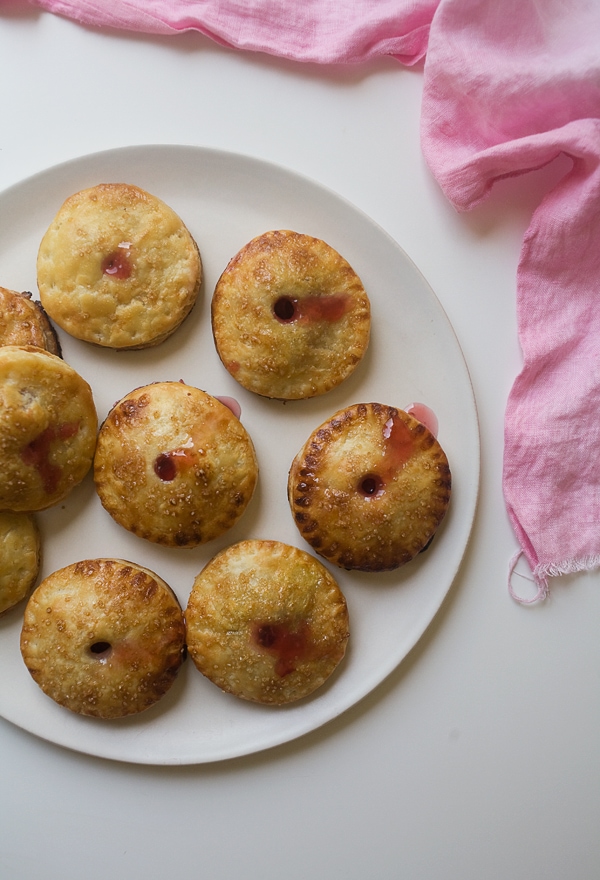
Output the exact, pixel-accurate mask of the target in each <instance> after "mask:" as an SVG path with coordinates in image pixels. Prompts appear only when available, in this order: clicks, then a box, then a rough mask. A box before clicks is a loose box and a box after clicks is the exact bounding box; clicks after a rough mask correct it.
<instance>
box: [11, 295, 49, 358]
mask: <svg viewBox="0 0 600 880" xmlns="http://www.w3.org/2000/svg"><path fill="white" fill-rule="evenodd" d="M0 345H35V346H36V347H37V348H44V349H46V351H49V352H50V353H51V354H55V355H57V357H61V356H62V351H61V347H60V342H59V339H58V336H57V335H56V330H55V329H54V327H53V326H52V323H51V321H50V319H49V318H48V315H47V314H46V312H45V310H44V308H43V306H42V304H41V303H40V302H38V300H34V299H32V297H31V293H30V292H29V291H23V292H22V293H19V291H17V290H9V289H8V288H6V287H0Z"/></svg>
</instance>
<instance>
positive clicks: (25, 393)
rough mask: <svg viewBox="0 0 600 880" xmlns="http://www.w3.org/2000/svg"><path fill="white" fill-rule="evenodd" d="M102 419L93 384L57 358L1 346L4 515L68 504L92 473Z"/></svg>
mask: <svg viewBox="0 0 600 880" xmlns="http://www.w3.org/2000/svg"><path fill="white" fill-rule="evenodd" d="M97 430H98V419H97V415H96V407H95V404H94V399H93V395H92V390H91V388H90V386H89V385H88V383H87V382H86V381H85V380H84V379H83V378H82V377H81V376H80V375H79V374H78V373H77V372H76V371H75V370H74V369H73V368H72V367H71V366H69V365H68V364H66V363H65V362H64V361H63V360H61V358H59V357H57V356H56V355H53V354H50V352H47V351H44V350H43V349H41V348H36V347H34V346H12V345H5V346H0V461H1V462H2V468H1V469H0V510H14V511H35V510H43V509H45V508H47V507H51V506H52V505H53V504H56V503H57V502H58V501H61V500H62V499H63V498H65V497H66V496H67V495H68V494H69V492H71V490H72V489H73V488H74V487H75V486H76V485H78V484H79V483H80V482H81V480H82V479H83V478H84V477H85V475H86V474H87V472H88V471H89V469H90V467H91V464H92V459H93V456H94V449H95V446H96V433H97Z"/></svg>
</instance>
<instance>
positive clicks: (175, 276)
mask: <svg viewBox="0 0 600 880" xmlns="http://www.w3.org/2000/svg"><path fill="white" fill-rule="evenodd" d="M201 272H202V267H201V261H200V255H199V252H198V248H197V246H196V243H195V241H194V239H193V238H192V236H191V235H190V233H189V232H188V230H187V228H186V227H185V226H184V224H183V222H182V220H181V219H180V218H179V217H178V215H177V214H176V213H175V212H174V211H173V210H172V209H171V208H170V207H169V206H168V205H165V203H164V202H162V201H161V200H160V199H158V198H156V196H153V195H151V194H150V193H147V192H145V191H144V190H142V189H140V188H139V187H137V186H131V185H129V184H124V183H105V184H99V185H98V186H94V187H92V188H91V189H85V190H82V191H81V192H78V193H76V194H75V195H73V196H71V197H70V198H68V199H67V200H66V201H65V202H64V204H63V205H62V207H61V208H60V210H59V211H58V213H57V215H56V217H55V218H54V220H53V221H52V223H51V224H50V226H49V228H48V230H47V232H46V234H45V235H44V237H43V239H42V242H41V244H40V248H39V252H38V258H37V280H38V287H39V291H40V299H41V301H42V305H43V306H44V308H45V309H46V311H47V312H48V314H49V315H50V317H51V318H52V320H54V321H55V322H56V323H57V324H58V326H59V327H62V328H63V329H64V330H66V331H67V333H70V334H71V336H75V337H77V338H78V339H83V340H85V341H86V342H92V343H95V344H96V345H102V346H106V347H108V348H118V349H128V348H146V347H148V346H151V345H157V344H158V343H160V342H162V341H163V340H164V339H166V338H167V337H168V336H170V335H171V333H173V332H174V331H175V330H176V329H177V327H179V325H180V324H181V322H182V321H183V320H184V318H185V317H186V316H187V315H188V313H189V312H190V310H191V308H192V306H193V305H194V303H195V301H196V297H197V294H198V290H199V287H200V281H201Z"/></svg>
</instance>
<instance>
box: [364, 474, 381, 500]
mask: <svg viewBox="0 0 600 880" xmlns="http://www.w3.org/2000/svg"><path fill="white" fill-rule="evenodd" d="M383 489H384V485H383V480H382V479H381V477H380V476H378V475H377V474H367V475H366V476H365V477H363V478H362V480H361V481H360V483H359V484H358V491H359V492H360V493H361V495H364V496H365V498H373V497H375V495H381V493H382V492H383Z"/></svg>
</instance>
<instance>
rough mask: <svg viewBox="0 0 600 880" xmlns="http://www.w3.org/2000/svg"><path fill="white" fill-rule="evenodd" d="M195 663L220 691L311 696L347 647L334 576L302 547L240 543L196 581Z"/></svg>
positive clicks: (265, 698)
mask: <svg viewBox="0 0 600 880" xmlns="http://www.w3.org/2000/svg"><path fill="white" fill-rule="evenodd" d="M185 620H186V627H187V643H188V650H189V653H190V656H191V658H192V660H193V662H194V664H195V665H196V667H197V668H198V669H199V670H200V672H202V673H203V674H204V675H205V676H206V677H207V678H209V679H210V680H211V681H212V682H213V683H214V684H216V685H217V686H218V687H220V688H221V689H222V690H224V691H226V692H228V693H231V694H233V695H234V696H236V697H241V698H242V699H245V700H252V701H254V702H257V703H269V704H273V705H283V704H285V703H291V702H293V701H295V700H299V699H300V698H302V697H306V696H308V694H311V693H312V692H313V691H314V690H316V689H317V688H318V687H320V686H321V685H322V684H323V683H324V682H325V681H326V680H327V679H328V678H329V676H330V675H331V674H332V673H333V671H334V670H335V668H336V667H337V666H338V664H339V663H340V661H341V660H342V658H343V657H344V654H345V651H346V644H347V641H348V625H349V624H348V609H347V607H346V600H345V598H344V596H343V594H342V592H341V590H340V588H339V587H338V585H337V583H336V581H335V579H334V578H333V576H332V575H331V574H330V573H329V572H328V571H327V569H326V568H325V566H324V565H322V563H321V562H319V561H318V560H317V559H315V558H314V557H313V556H311V555H310V554H308V553H306V552H305V551H304V550H298V549H296V548H295V547H291V546H289V545H287V544H282V543H280V542H278V541H259V540H249V541H241V542H239V543H238V544H234V545H233V546H232V547H229V548H227V549H226V550H223V551H221V553H218V554H217V556H215V557H214V558H213V559H212V560H211V561H210V562H209V563H208V565H206V566H205V568H204V569H203V570H202V571H201V572H200V574H199V575H198V577H197V578H196V580H195V582H194V586H193V588H192V591H191V594H190V597H189V601H188V606H187V610H186V612H185Z"/></svg>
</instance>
